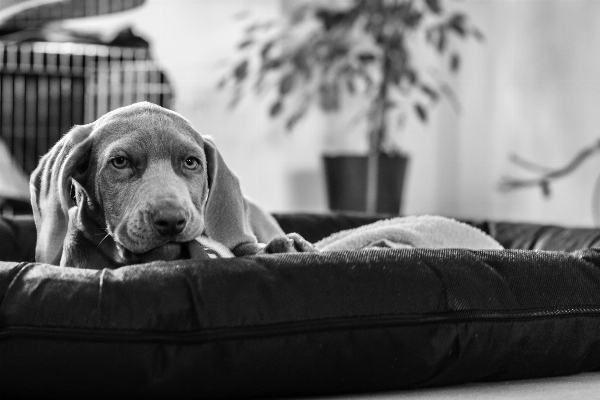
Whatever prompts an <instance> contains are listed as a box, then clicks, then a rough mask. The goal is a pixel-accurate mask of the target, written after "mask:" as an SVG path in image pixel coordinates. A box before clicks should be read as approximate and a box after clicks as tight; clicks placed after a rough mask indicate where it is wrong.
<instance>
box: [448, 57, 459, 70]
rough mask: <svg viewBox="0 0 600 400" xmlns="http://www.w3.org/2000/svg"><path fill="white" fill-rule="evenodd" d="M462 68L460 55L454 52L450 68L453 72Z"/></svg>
mask: <svg viewBox="0 0 600 400" xmlns="http://www.w3.org/2000/svg"><path fill="white" fill-rule="evenodd" d="M459 68H460V56H459V55H458V54H457V53H454V54H452V56H451V57H450V70H451V71H452V72H456V71H458V69H459Z"/></svg>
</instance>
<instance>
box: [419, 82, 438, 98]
mask: <svg viewBox="0 0 600 400" xmlns="http://www.w3.org/2000/svg"><path fill="white" fill-rule="evenodd" d="M420 89H421V91H422V92H423V93H425V94H426V95H427V96H429V98H430V99H431V100H432V101H438V99H439V98H440V95H439V93H438V92H437V91H436V90H435V89H433V88H432V87H431V86H428V85H425V84H423V85H421V86H420Z"/></svg>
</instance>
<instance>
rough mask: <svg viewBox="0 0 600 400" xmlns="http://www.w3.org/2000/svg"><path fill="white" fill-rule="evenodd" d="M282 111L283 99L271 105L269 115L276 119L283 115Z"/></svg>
mask: <svg viewBox="0 0 600 400" xmlns="http://www.w3.org/2000/svg"><path fill="white" fill-rule="evenodd" d="M282 110H283V102H282V101H281V99H279V100H277V101H276V102H275V103H273V104H272V105H271V108H270V109H269V115H270V116H271V117H276V116H278V115H279V114H280V113H281V111H282Z"/></svg>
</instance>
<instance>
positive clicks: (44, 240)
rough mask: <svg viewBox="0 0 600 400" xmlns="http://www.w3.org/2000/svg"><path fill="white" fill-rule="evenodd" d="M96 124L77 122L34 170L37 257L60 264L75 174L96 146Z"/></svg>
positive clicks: (33, 206) (71, 205) (33, 205)
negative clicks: (94, 127) (93, 142)
mask: <svg viewBox="0 0 600 400" xmlns="http://www.w3.org/2000/svg"><path fill="white" fill-rule="evenodd" d="M92 130H93V125H92V124H89V125H80V126H75V127H74V128H73V129H71V130H70V131H69V132H68V133H67V134H65V135H64V136H63V137H62V138H61V139H60V140H59V141H58V142H57V143H56V144H55V145H54V146H53V147H52V148H51V149H50V151H49V152H48V153H47V154H46V155H45V156H44V157H42V159H41V160H40V163H39V164H38V166H37V168H36V169H35V170H34V171H33V173H32V174H31V179H30V181H29V188H30V192H31V205H32V208H33V215H34V220H35V226H36V228H37V243H36V247H35V259H36V261H38V262H44V263H49V264H54V265H59V263H60V258H61V255H62V246H63V242H64V239H65V235H66V234H67V228H68V223H69V209H70V208H71V207H73V206H74V205H75V204H74V203H73V201H72V200H71V195H70V188H71V176H72V175H73V172H74V170H75V169H76V168H77V167H78V166H79V165H80V164H81V162H82V159H83V158H84V157H86V156H87V154H88V153H89V150H90V149H91V146H92V141H91V138H90V137H89V136H90V134H91V132H92Z"/></svg>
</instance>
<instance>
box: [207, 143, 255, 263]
mask: <svg viewBox="0 0 600 400" xmlns="http://www.w3.org/2000/svg"><path fill="white" fill-rule="evenodd" d="M202 138H203V141H204V153H205V155H206V165H207V175H208V199H207V200H206V208H205V212H204V221H205V225H206V228H205V229H206V234H207V236H208V237H210V238H211V239H214V240H216V241H218V242H221V243H223V244H224V245H225V246H227V248H229V249H230V250H232V251H233V252H234V253H235V254H236V255H241V253H243V252H248V253H253V252H256V251H258V249H259V247H258V246H254V245H256V243H257V240H256V236H254V234H253V233H252V229H251V228H250V221H249V218H248V212H249V210H248V205H247V203H246V200H245V199H244V196H243V195H242V189H241V187H240V183H239V181H238V178H237V176H235V174H234V173H233V172H232V171H231V170H230V169H229V168H228V167H227V165H226V164H225V161H223V157H221V154H220V153H219V151H218V150H217V148H216V146H215V144H214V143H213V141H212V139H211V138H210V137H207V136H203V137H202ZM240 245H245V246H240ZM238 246H239V247H238ZM236 247H238V249H237V251H235V248H236ZM242 248H243V249H244V251H240V250H241V249H242Z"/></svg>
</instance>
